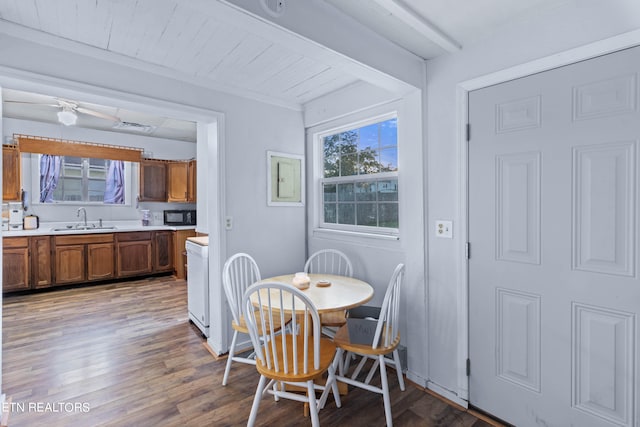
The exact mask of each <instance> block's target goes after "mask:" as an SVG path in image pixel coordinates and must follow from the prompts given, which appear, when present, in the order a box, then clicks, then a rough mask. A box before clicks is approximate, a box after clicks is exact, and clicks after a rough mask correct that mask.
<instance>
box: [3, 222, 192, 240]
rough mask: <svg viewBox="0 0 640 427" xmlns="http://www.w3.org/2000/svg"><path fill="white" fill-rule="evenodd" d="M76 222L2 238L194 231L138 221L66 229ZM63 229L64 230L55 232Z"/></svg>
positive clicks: (46, 224) (44, 224) (11, 233)
mask: <svg viewBox="0 0 640 427" xmlns="http://www.w3.org/2000/svg"><path fill="white" fill-rule="evenodd" d="M87 223H88V224H89V225H90V226H91V225H96V227H97V225H98V224H97V222H96V221H88V222H87ZM76 224H77V222H41V223H40V227H39V228H37V229H35V230H19V231H3V232H2V237H24V236H47V235H64V234H95V233H124V232H129V231H155V230H171V231H177V230H195V228H196V227H195V226H194V225H185V226H173V225H172V226H169V225H147V226H143V225H142V224H140V221H103V227H115V228H91V229H87V230H77V229H74V228H69V229H67V228H66V227H67V226H69V225H71V226H74V225H76ZM57 228H65V229H64V230H56V231H54V229H57Z"/></svg>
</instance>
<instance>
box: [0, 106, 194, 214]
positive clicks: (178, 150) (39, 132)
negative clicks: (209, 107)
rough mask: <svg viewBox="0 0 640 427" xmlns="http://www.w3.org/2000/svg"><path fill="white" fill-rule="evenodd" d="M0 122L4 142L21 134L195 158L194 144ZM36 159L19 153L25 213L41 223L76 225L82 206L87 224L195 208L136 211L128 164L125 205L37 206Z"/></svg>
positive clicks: (134, 171)
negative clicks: (26, 195)
mask: <svg viewBox="0 0 640 427" xmlns="http://www.w3.org/2000/svg"><path fill="white" fill-rule="evenodd" d="M2 121H3V131H4V137H5V140H6V138H11V137H12V136H13V134H24V135H34V136H42V137H47V138H59V139H66V140H71V141H83V142H95V143H100V144H110V145H119V146H125V147H136V148H142V149H143V150H145V151H146V152H153V158H157V159H171V160H186V159H192V158H195V157H196V144H195V143H192V142H185V141H177V140H168V139H162V138H153V137H149V136H140V135H132V134H124V133H116V132H105V131H98V130H93V129H82V128H78V127H75V126H64V125H54V124H50V123H41V122H34V121H30V120H19V119H10V118H3V119H2ZM36 156H37V154H30V153H22V165H21V166H22V188H23V189H24V190H25V191H28V192H29V195H30V199H31V204H30V209H29V210H28V213H30V214H35V215H38V216H39V217H40V221H41V222H51V221H56V222H58V221H68V222H75V221H77V218H76V209H77V208H78V206H84V207H85V208H86V209H87V219H88V220H89V221H97V220H98V218H101V219H103V220H105V221H118V220H137V219H140V218H141V214H140V209H149V210H151V211H152V212H156V213H159V214H160V215H161V214H162V211H163V210H164V209H195V205H194V204H189V203H157V202H145V203H140V206H139V209H138V208H136V204H135V200H136V196H137V195H138V188H139V187H138V181H139V169H138V165H137V163H131V169H130V170H129V172H130V178H129V179H130V182H131V187H130V192H129V194H128V203H127V204H126V205H123V206H115V205H114V206H111V205H93V204H86V203H80V204H74V205H56V204H40V203H39V202H38V192H37V191H36V188H37V186H38V180H37V179H35V180H34V179H33V178H34V174H37V173H38V171H37V170H35V169H34V168H33V167H32V165H33V162H32V157H36Z"/></svg>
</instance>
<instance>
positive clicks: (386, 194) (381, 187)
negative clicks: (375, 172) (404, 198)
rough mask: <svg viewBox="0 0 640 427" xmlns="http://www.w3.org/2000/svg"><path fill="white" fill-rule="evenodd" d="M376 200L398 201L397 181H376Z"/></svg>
mask: <svg viewBox="0 0 640 427" xmlns="http://www.w3.org/2000/svg"><path fill="white" fill-rule="evenodd" d="M378 200H380V201H386V202H388V201H398V180H397V179H390V180H388V181H378Z"/></svg>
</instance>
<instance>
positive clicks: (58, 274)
mask: <svg viewBox="0 0 640 427" xmlns="http://www.w3.org/2000/svg"><path fill="white" fill-rule="evenodd" d="M54 245H55V253H54V257H55V274H54V276H55V284H56V285H65V284H70V283H79V282H90V281H96V280H105V279H111V278H114V277H115V274H114V259H113V257H114V255H113V252H114V235H113V234H111V233H105V234H102V233H97V234H77V235H65V236H55V237H54Z"/></svg>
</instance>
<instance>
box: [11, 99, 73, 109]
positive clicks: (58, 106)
mask: <svg viewBox="0 0 640 427" xmlns="http://www.w3.org/2000/svg"><path fill="white" fill-rule="evenodd" d="M4 102H6V103H8V104H25V105H41V106H43V107H57V108H60V104H43V103H42V102H30V101H11V100H6V101H4Z"/></svg>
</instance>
